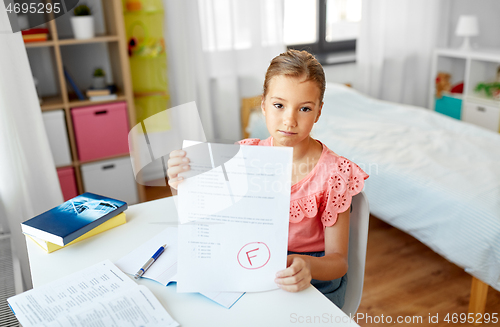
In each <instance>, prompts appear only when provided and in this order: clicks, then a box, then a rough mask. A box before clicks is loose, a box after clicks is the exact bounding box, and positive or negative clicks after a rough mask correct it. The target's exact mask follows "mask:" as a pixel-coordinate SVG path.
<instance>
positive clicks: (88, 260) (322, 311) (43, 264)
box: [27, 197, 358, 327]
mask: <svg viewBox="0 0 500 327" xmlns="http://www.w3.org/2000/svg"><path fill="white" fill-rule="evenodd" d="M125 213H126V214H127V223H126V224H124V225H121V226H118V227H115V228H113V229H111V230H108V231H106V232H103V233H101V234H98V235H96V236H93V237H91V238H89V239H87V240H84V241H81V242H78V243H76V244H72V245H70V246H68V247H66V248H63V249H60V250H58V251H56V252H53V253H50V254H47V253H45V252H44V251H43V250H42V249H41V248H40V247H38V246H37V245H36V244H34V242H31V241H27V245H28V254H29V260H30V267H31V275H32V280H33V286H34V287H38V286H41V285H43V284H46V283H48V282H51V281H53V280H55V279H58V278H61V277H63V276H66V275H68V274H70V273H73V272H76V271H78V270H81V269H83V268H86V267H88V266H91V265H93V264H96V263H98V262H100V261H103V260H105V259H110V260H111V261H112V262H115V261H117V260H118V259H120V258H121V257H122V256H124V255H125V254H127V253H129V252H130V251H132V250H133V249H135V248H136V247H138V246H139V245H141V244H142V243H144V242H146V241H147V240H148V239H149V238H150V237H151V236H153V235H156V234H157V233H159V232H160V231H162V230H163V229H165V228H166V227H168V226H176V224H177V210H176V207H175V204H174V200H173V198H172V197H170V198H165V199H160V200H156V201H151V202H146V203H141V204H137V205H133V206H130V207H129V208H128V209H127V210H126V211H125ZM138 283H139V284H142V285H145V286H146V287H148V288H149V289H150V290H151V291H152V292H153V293H154V295H155V296H156V297H157V298H158V300H159V301H160V302H161V303H162V304H163V306H164V307H165V309H166V310H167V311H168V312H169V314H170V315H171V316H172V317H173V318H174V319H175V320H176V321H177V322H178V323H179V324H180V325H181V326H196V327H198V326H212V325H213V326H288V325H292V326H296V325H316V324H320V325H332V324H334V325H335V326H351V327H352V326H358V325H357V324H356V323H354V322H353V321H349V319H348V317H347V316H346V315H345V314H344V313H343V312H342V311H341V310H340V309H339V308H337V307H336V306H335V305H334V304H333V303H331V302H330V301H329V300H328V299H327V298H326V297H325V296H323V294H321V293H320V292H319V291H318V290H316V289H315V288H314V287H312V286H311V287H309V288H308V289H306V290H304V291H302V292H299V293H289V292H285V291H283V290H281V289H278V290H274V291H268V292H261V293H246V294H245V295H243V297H242V298H241V299H240V300H239V301H238V302H236V303H235V304H234V305H233V307H232V308H231V309H226V308H224V307H222V306H220V305H218V304H217V303H215V302H212V301H211V300H209V299H207V298H205V297H204V296H202V295H200V294H197V293H177V292H176V286H175V284H174V285H170V286H168V287H165V286H163V285H161V284H159V283H156V282H154V281H151V280H146V279H140V280H139V281H138ZM342 320H343V322H342ZM308 322H310V323H308Z"/></svg>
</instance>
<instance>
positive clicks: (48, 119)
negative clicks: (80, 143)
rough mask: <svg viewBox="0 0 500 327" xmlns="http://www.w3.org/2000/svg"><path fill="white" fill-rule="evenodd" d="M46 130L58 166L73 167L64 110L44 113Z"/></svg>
mask: <svg viewBox="0 0 500 327" xmlns="http://www.w3.org/2000/svg"><path fill="white" fill-rule="evenodd" d="M42 117H43V122H44V124H45V130H46V132H47V137H48V139H49V144H50V151H51V152H52V157H53V158H54V163H55V165H56V166H59V167H60V166H69V165H71V154H70V150H69V141H68V131H67V129H66V119H65V118H64V111H63V110H54V111H48V112H44V113H42Z"/></svg>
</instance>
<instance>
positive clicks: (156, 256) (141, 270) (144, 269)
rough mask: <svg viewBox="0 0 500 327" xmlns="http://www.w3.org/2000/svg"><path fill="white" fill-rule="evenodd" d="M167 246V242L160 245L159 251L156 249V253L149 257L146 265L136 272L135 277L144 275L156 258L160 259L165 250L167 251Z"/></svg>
mask: <svg viewBox="0 0 500 327" xmlns="http://www.w3.org/2000/svg"><path fill="white" fill-rule="evenodd" d="M166 247H167V244H165V245H163V246H162V247H160V248H159V249H158V251H156V252H155V254H153V256H152V257H151V258H149V260H148V261H146V263H145V264H144V266H142V268H141V269H139V271H138V272H137V273H136V274H135V276H134V278H135V279H137V278H139V277H141V276H142V275H144V273H145V272H146V270H148V268H149V267H151V265H152V264H153V263H154V262H155V261H156V259H158V257H159V256H160V255H161V254H162V253H163V251H165V248H166Z"/></svg>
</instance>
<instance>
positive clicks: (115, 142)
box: [71, 102, 129, 161]
mask: <svg viewBox="0 0 500 327" xmlns="http://www.w3.org/2000/svg"><path fill="white" fill-rule="evenodd" d="M71 115H72V117H73V126H74V130H75V141H76V145H77V150H78V157H79V159H80V161H90V160H96V159H101V158H105V157H109V156H115V155H122V154H127V153H128V152H129V149H128V119H127V105H126V103H125V102H116V103H110V104H103V105H97V106H91V107H81V108H74V109H71Z"/></svg>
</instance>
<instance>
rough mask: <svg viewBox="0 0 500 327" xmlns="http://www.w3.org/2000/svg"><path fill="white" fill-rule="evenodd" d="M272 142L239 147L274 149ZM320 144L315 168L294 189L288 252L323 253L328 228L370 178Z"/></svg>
mask: <svg viewBox="0 0 500 327" xmlns="http://www.w3.org/2000/svg"><path fill="white" fill-rule="evenodd" d="M272 142H273V139H272V137H269V138H267V139H265V140H259V139H245V140H241V141H240V142H239V143H240V144H242V145H263V146H272V145H273V143H272ZM318 142H319V141H318ZM320 143H321V142H320ZM321 144H322V146H323V151H322V152H321V156H320V158H319V160H318V162H317V163H316V166H314V168H313V170H311V171H310V172H309V174H308V175H307V176H306V177H304V178H303V179H302V180H300V181H299V182H298V183H296V184H294V185H292V192H291V197H290V224H289V232H288V250H289V251H294V252H318V251H324V250H325V233H324V229H325V227H329V226H333V225H334V224H335V222H336V221H337V216H338V214H339V213H342V212H344V211H346V210H347V209H349V207H350V205H351V199H352V197H353V196H354V195H356V194H358V193H359V192H361V190H362V189H363V185H364V181H365V179H367V178H368V174H366V173H365V172H364V171H363V170H362V169H361V168H359V167H358V165H356V164H355V163H354V162H352V161H350V160H348V159H346V158H344V157H341V156H339V155H337V154H335V153H334V152H333V151H332V150H330V149H328V147H326V145H324V144H323V143H321Z"/></svg>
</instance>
